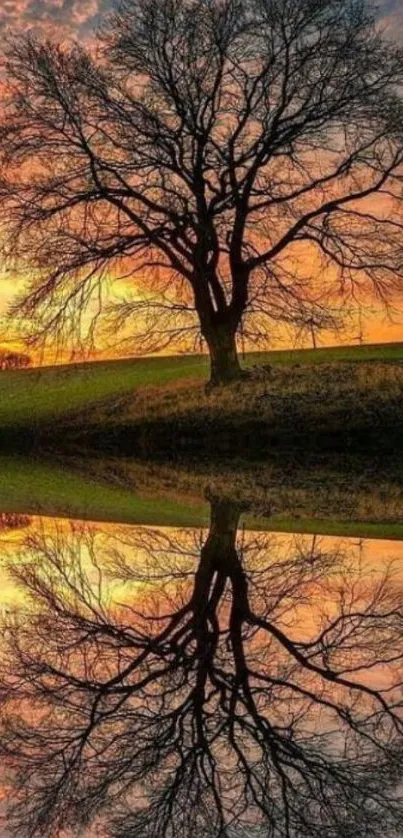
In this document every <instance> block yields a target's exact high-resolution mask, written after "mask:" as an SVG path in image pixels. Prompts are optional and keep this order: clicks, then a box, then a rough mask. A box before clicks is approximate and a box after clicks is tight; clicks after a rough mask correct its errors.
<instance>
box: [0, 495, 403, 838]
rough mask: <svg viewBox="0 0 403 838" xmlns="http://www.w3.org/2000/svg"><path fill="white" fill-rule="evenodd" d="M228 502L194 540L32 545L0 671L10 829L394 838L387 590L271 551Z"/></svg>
mask: <svg viewBox="0 0 403 838" xmlns="http://www.w3.org/2000/svg"><path fill="white" fill-rule="evenodd" d="M240 512H241V510H240V507H239V506H238V505H237V504H233V503H230V502H228V501H226V500H220V499H212V502H211V524H210V529H209V533H208V535H207V537H206V538H205V539H204V538H203V537H202V538H199V536H194V535H192V534H191V533H188V534H187V536H186V538H185V537H183V538H182V539H181V538H178V537H176V536H174V535H173V534H170V532H169V531H158V530H152V529H150V528H139V529H138V530H134V531H133V532H132V534H131V535H129V534H128V531H127V529H125V530H124V531H122V534H121V535H120V536H119V535H118V534H117V535H116V537H115V538H114V540H113V541H112V542H111V541H110V540H109V541H107V542H105V541H102V537H103V536H102V537H101V540H100V541H99V542H97V541H96V540H94V538H93V537H92V536H91V530H90V529H88V528H82V529H80V528H79V527H76V526H75V527H74V528H73V533H72V535H71V537H70V538H69V537H68V536H67V535H66V528H65V527H64V528H62V529H60V531H58V530H56V532H53V535H50V534H46V531H45V532H44V534H43V535H39V536H31V537H29V538H28V539H27V541H26V544H25V548H24V557H25V558H24V560H21V562H20V563H19V564H17V565H16V567H15V568H14V570H13V573H14V574H15V576H16V577H17V579H18V581H19V583H20V584H22V585H23V586H24V588H25V589H26V590H27V592H29V594H30V599H29V604H28V605H27V607H26V608H25V609H23V610H22V611H21V610H20V611H17V613H16V614H14V615H11V616H10V618H9V619H8V622H7V625H6V626H5V631H4V637H5V648H3V650H2V664H1V666H2V678H1V698H2V730H1V738H0V742H1V754H2V757H3V760H4V765H5V766H6V768H7V770H8V772H9V780H10V783H11V785H12V786H13V787H14V799H13V800H11V803H10V809H9V821H8V827H9V829H10V830H11V831H14V832H15V834H16V835H18V836H25V835H29V836H35V835H42V836H46V835H49V836H50V835H51V836H52V838H53V837H54V836H56V835H59V834H65V833H64V832H63V830H68V829H70V828H72V829H74V828H76V829H79V830H85V829H86V828H87V827H90V825H93V826H94V827H97V826H98V827H99V828H100V833H101V834H102V835H115V836H116V838H117V836H119V838H136V836H138V838H140V837H141V838H157V837H158V838H168V836H169V837H170V838H171V836H172V838H173V836H180V838H194V836H196V835H197V836H201V838H207V836H208V837H209V838H224V836H226V838H246V836H248V838H249V836H253V838H255V836H256V838H258V837H259V838H260V836H262V838H263V836H264V838H266V836H273V838H297V836H298V838H303V836H306V837H307V838H308V836H309V837H310V838H316V836H317V837H318V838H319V836H321V838H322V836H326V838H328V836H329V838H330V836H334V838H336V837H337V838H350V837H351V838H352V836H360V835H362V836H364V835H365V836H366V838H370V837H371V836H372V837H373V838H380V836H383V835H388V838H392V836H397V835H400V834H401V829H402V825H403V820H402V818H403V813H402V807H401V804H402V800H401V754H402V736H403V721H402V695H401V665H402V661H403V622H402V607H401V605H402V589H401V583H400V581H399V579H398V578H395V577H394V575H393V571H392V569H389V570H388V571H386V572H385V574H384V575H382V574H378V575H377V576H376V577H375V578H373V575H372V572H371V569H369V570H368V569H367V570H366V569H365V567H364V566H361V565H360V563H359V562H358V563H357V560H355V561H356V563H354V561H353V560H350V559H349V557H348V555H345V554H343V553H340V554H337V553H334V552H333V553H332V554H330V553H328V554H326V553H325V552H323V549H322V547H321V543H320V540H318V539H316V538H313V540H312V544H311V547H310V548H309V549H308V548H307V547H306V546H305V547H304V548H303V549H302V546H299V547H298V544H297V543H296V544H295V550H294V553H293V555H288V556H285V557H284V556H283V557H279V556H278V555H277V554H276V549H275V543H274V542H273V539H272V537H271V536H267V535H261V536H259V535H257V536H254V537H253V538H251V537H249V538H247V537H244V536H243V535H242V532H239V533H238V535H237V530H238V524H239V516H240ZM117 582H118V583H119V585H120V587H119V588H118V590H117V589H116V588H114V591H115V593H114V594H113V596H112V595H111V592H110V586H111V585H112V588H113V585H116V584H117ZM123 583H125V584H126V585H127V586H128V588H127V589H124V588H122V585H123ZM108 586H109V587H108ZM80 834H82V833H81V832H80Z"/></svg>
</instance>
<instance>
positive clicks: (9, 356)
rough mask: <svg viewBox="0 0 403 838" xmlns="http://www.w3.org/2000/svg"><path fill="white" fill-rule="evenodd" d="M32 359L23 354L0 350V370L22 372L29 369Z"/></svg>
mask: <svg viewBox="0 0 403 838" xmlns="http://www.w3.org/2000/svg"><path fill="white" fill-rule="evenodd" d="M31 364H32V359H31V358H30V357H29V355H25V354H24V353H23V352H12V351H10V350H8V349H0V370H23V369H27V367H30V366H31Z"/></svg>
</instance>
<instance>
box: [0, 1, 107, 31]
mask: <svg viewBox="0 0 403 838" xmlns="http://www.w3.org/2000/svg"><path fill="white" fill-rule="evenodd" d="M112 5H113V0H2V2H1V4H0V30H3V31H4V30H9V31H13V32H18V31H20V32H21V31H27V30H32V31H34V32H37V33H38V34H43V35H55V34H57V36H58V37H59V38H65V37H70V38H77V39H79V40H80V39H81V38H84V39H86V38H88V37H89V36H90V35H91V34H92V33H93V32H94V31H95V30H96V29H97V27H98V25H99V23H100V21H101V19H102V18H103V17H104V16H105V15H106V13H107V12H108V10H109V9H110V8H111V7H112Z"/></svg>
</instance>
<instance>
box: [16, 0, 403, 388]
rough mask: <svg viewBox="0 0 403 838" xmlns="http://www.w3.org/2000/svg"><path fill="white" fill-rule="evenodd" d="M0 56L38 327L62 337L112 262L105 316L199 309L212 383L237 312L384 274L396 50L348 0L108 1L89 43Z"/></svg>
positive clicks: (313, 301) (392, 247)
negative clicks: (113, 306)
mask: <svg viewBox="0 0 403 838" xmlns="http://www.w3.org/2000/svg"><path fill="white" fill-rule="evenodd" d="M7 70H8V77H9V81H10V96H9V98H8V102H7V104H6V105H5V107H4V118H3V123H2V127H1V132H0V133H1V143H0V148H1V156H2V195H3V202H2V219H3V221H4V226H5V227H6V228H7V229H6V233H7V237H8V252H9V254H11V255H12V257H13V258H16V259H18V260H20V259H25V260H26V261H27V263H28V267H29V271H30V273H31V274H32V276H33V281H32V284H31V287H30V289H29V290H28V291H27V293H26V295H25V296H24V299H23V300H22V301H21V302H20V304H19V305H18V306H16V308H15V309H14V310H15V311H17V312H19V313H20V314H21V315H23V316H25V317H28V318H30V319H31V320H34V322H35V326H37V325H38V321H40V323H41V325H40V326H38V328H37V335H38V334H39V335H40V336H42V337H43V336H44V335H49V334H53V335H57V336H60V334H61V333H64V334H65V335H66V333H67V336H68V337H74V335H75V334H76V329H77V327H78V323H79V320H80V317H81V315H82V312H83V309H85V308H86V306H87V305H89V307H90V311H91V312H92V316H93V318H94V319H96V317H97V314H95V315H94V305H95V303H96V301H98V303H99V307H98V305H95V308H96V311H97V313H98V310H100V306H101V292H102V288H103V286H104V284H105V283H106V284H108V278H110V277H111V276H113V275H119V276H122V275H123V276H125V277H126V281H127V282H128V281H129V279H130V280H132V281H133V282H134V285H133V288H134V289H136V287H137V285H136V283H138V282H141V283H143V285H142V286H141V284H140V288H141V287H142V288H143V292H142V293H141V294H140V297H139V296H138V295H137V296H136V294H134V297H133V298H132V299H131V300H130V299H129V300H126V301H125V302H124V303H123V304H122V307H121V308H120V320H121V321H122V322H125V321H126V320H127V318H128V317H130V316H131V315H132V314H134V315H136V314H137V315H138V318H139V319H140V320H141V322H142V324H143V325H142V327H141V329H140V331H142V334H143V338H144V341H145V345H146V346H148V345H149V343H150V335H151V340H152V341H153V348H155V345H157V346H164V345H166V343H167V342H168V341H169V340H170V339H178V338H179V336H180V335H183V334H187V333H189V332H190V333H191V332H192V331H193V330H194V328H195V322H197V321H198V323H199V327H200V330H201V335H202V337H203V339H204V341H205V342H206V343H207V345H208V349H209V353H210V358H211V376H212V379H213V380H214V381H218V382H222V381H227V380H231V379H232V378H236V377H238V376H239V375H240V373H241V371H240V367H239V363H238V357H237V349H236V335H237V332H238V331H239V330H240V329H242V330H243V332H244V333H245V334H248V328H250V331H251V333H253V331H254V329H255V331H256V330H257V331H258V332H259V334H262V332H263V333H264V334H266V335H267V330H268V328H269V327H268V324H267V322H266V326H265V327H264V326H262V323H263V322H265V321H266V319H267V318H269V320H270V319H271V320H273V319H274V320H282V321H285V322H291V323H293V322H294V320H295V318H296V319H297V322H299V323H300V322H301V316H302V315H304V316H305V318H306V317H308V316H309V312H311V313H312V316H314V317H318V316H319V315H320V314H321V313H322V314H323V312H325V311H326V308H327V305H328V304H329V301H330V299H331V296H332V294H334V292H335V291H336V290H337V291H338V292H340V291H341V292H345V293H348V292H355V291H356V290H357V287H358V286H360V285H362V286H364V287H365V289H366V290H368V287H370V288H371V289H372V291H373V290H375V292H376V294H378V296H379V297H381V298H382V299H384V300H385V299H387V298H388V296H389V295H390V294H391V293H392V292H393V290H394V289H396V288H401V285H402V277H403V273H402V222H401V200H402V190H401V164H402V159H403V145H402V125H403V107H402V96H401V89H402V82H403V53H402V50H401V48H400V47H396V46H394V45H393V44H392V43H391V42H389V41H388V40H387V39H384V38H383V37H382V34H381V33H380V32H379V28H378V27H377V26H376V23H375V21H374V15H373V13H372V11H371V7H370V5H369V4H367V3H366V2H363V0H123V2H122V3H121V5H120V7H119V8H118V10H117V11H116V12H113V13H112V14H111V16H110V18H109V20H108V21H107V23H106V25H105V26H104V28H103V30H102V33H101V44H100V52H99V54H95V56H93V55H92V54H91V55H90V54H89V53H87V52H85V51H84V50H83V49H82V48H80V47H79V46H78V45H74V46H73V47H72V48H69V47H62V46H57V45H54V44H51V43H43V42H39V41H37V40H35V39H34V38H33V37H32V36H29V37H28V38H22V39H17V40H16V41H15V42H14V44H13V45H12V47H11V48H10V50H9V54H8V60H7ZM371 198H376V199H377V204H376V206H375V204H374V203H373V202H371ZM318 258H320V259H321V265H322V268H321V276H323V275H325V276H327V280H326V282H325V285H326V286H327V287H326V290H325V289H324V287H323V285H324V283H323V281H322V279H320V280H319V279H317V280H315V278H314V277H315V275H317V276H318V275H319V274H318V270H317V269H316V268H315V267H313V265H314V264H315V263H317V262H318ZM296 265H297V268H296ZM312 275H314V277H313V278H312ZM332 277H333V280H332ZM144 285H145V286H146V291H145V292H144ZM329 294H330V296H329ZM250 312H252V313H253V315H254V318H255V321H254V322H255V323H258V324H259V325H258V327H248V320H247V319H246V320H245V318H247V315H248V313H250ZM158 317H161V318H162V319H161V321H160V325H158V322H159V321H158ZM172 318H173V319H172Z"/></svg>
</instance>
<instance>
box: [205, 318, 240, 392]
mask: <svg viewBox="0 0 403 838" xmlns="http://www.w3.org/2000/svg"><path fill="white" fill-rule="evenodd" d="M206 341H207V345H208V348H209V352H210V384H214V385H217V384H229V383H230V382H231V381H237V380H238V379H239V378H241V376H242V369H241V366H240V364H239V359H238V352H237V348H236V341H235V334H234V332H233V331H232V330H230V329H229V328H228V326H225V327H223V326H220V327H218V326H217V327H216V328H215V329H214V332H213V333H212V334H210V335H209V336H208V337H206Z"/></svg>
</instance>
